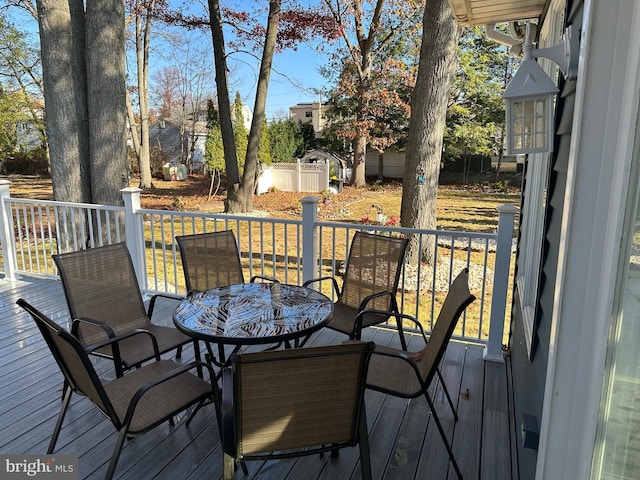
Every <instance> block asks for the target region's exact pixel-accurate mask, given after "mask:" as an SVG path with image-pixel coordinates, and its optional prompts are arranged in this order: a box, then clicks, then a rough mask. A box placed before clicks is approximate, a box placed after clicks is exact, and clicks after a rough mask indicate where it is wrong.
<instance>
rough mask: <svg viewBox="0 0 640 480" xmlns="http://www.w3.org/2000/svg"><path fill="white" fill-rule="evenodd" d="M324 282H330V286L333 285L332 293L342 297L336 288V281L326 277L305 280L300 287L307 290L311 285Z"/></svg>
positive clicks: (338, 288)
mask: <svg viewBox="0 0 640 480" xmlns="http://www.w3.org/2000/svg"><path fill="white" fill-rule="evenodd" d="M324 280H331V281H332V282H333V283H332V284H333V288H334V291H335V292H336V293H337V294H338V297H340V295H342V292H341V291H340V287H339V286H338V282H337V281H336V279H335V277H329V276H326V277H318V278H312V279H311V280H307V281H306V282H304V283H303V284H302V286H303V287H305V288H307V287H308V286H309V285H311V284H312V283H319V282H322V281H324Z"/></svg>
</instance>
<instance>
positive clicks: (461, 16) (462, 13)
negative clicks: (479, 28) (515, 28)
mask: <svg viewBox="0 0 640 480" xmlns="http://www.w3.org/2000/svg"><path fill="white" fill-rule="evenodd" d="M547 2H548V0H449V4H450V5H451V9H452V10H453V15H454V17H455V18H456V20H457V21H458V23H459V24H460V25H462V26H472V25H486V24H492V23H505V22H512V21H516V20H525V19H532V18H538V17H540V16H541V15H542V13H543V12H544V9H545V6H546V4H547Z"/></svg>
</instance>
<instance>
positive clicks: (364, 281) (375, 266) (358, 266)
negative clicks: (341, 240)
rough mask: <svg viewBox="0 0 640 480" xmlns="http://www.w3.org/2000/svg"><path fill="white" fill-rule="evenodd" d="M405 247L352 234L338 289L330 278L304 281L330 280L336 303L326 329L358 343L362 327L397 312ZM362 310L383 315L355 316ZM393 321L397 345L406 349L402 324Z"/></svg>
mask: <svg viewBox="0 0 640 480" xmlns="http://www.w3.org/2000/svg"><path fill="white" fill-rule="evenodd" d="M407 244H408V239H406V238H400V237H391V236H386V235H376V234H371V233H366V232H356V234H355V235H354V236H353V239H352V241H351V247H350V249H349V256H348V258H347V264H346V267H345V272H344V278H343V282H342V289H340V287H339V286H338V282H337V281H336V278H335V277H332V276H325V277H320V278H316V279H312V280H307V281H306V282H304V284H303V286H305V287H307V286H309V285H311V284H313V283H319V282H323V281H325V280H331V282H332V285H333V289H334V291H335V293H336V294H337V300H336V302H335V304H334V312H333V318H332V319H331V321H330V322H329V324H328V325H327V327H329V328H331V329H333V330H337V331H339V332H342V333H344V334H346V335H348V336H349V338H351V339H355V340H359V339H360V338H361V335H362V329H363V328H365V327H370V326H372V325H378V324H380V323H384V322H386V321H387V320H389V318H390V316H391V315H390V313H388V312H392V313H393V312H398V311H399V310H398V304H397V301H396V291H397V290H398V282H399V280H400V272H401V271H402V263H403V261H404V254H405V251H406V249H407ZM363 310H376V311H384V312H385V313H377V312H373V311H372V312H370V313H368V314H367V315H358V313H359V312H361V311H363ZM396 320H397V326H398V334H399V335H400V342H401V344H402V348H403V349H405V350H406V348H407V346H406V342H405V339H404V335H403V333H402V321H401V320H399V319H396Z"/></svg>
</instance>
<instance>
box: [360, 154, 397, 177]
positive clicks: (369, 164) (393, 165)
mask: <svg viewBox="0 0 640 480" xmlns="http://www.w3.org/2000/svg"><path fill="white" fill-rule="evenodd" d="M405 159H406V156H405V152H398V151H397V150H394V149H393V148H389V149H388V150H386V151H385V152H384V153H383V155H382V175H383V176H384V177H386V178H402V177H404V164H405ZM380 161H381V159H380V154H379V153H378V151H377V150H373V149H372V148H367V156H366V159H365V172H364V173H365V175H367V176H376V175H378V172H379V171H380Z"/></svg>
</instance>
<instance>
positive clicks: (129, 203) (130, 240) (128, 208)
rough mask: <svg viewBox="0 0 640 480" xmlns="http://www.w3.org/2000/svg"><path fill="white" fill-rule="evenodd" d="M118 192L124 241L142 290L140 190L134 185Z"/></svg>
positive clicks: (143, 276) (144, 281) (144, 283)
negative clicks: (122, 209) (122, 210)
mask: <svg viewBox="0 0 640 480" xmlns="http://www.w3.org/2000/svg"><path fill="white" fill-rule="evenodd" d="M120 192H122V199H123V200H124V231H125V241H126V243H127V248H128V249H129V253H130V254H131V261H132V262H133V268H134V269H135V271H136V276H137V277H138V285H139V286H140V290H142V291H143V292H144V291H145V290H146V289H147V275H146V272H145V266H144V265H145V262H144V232H143V231H142V222H140V221H139V220H138V211H139V210H140V192H142V190H141V189H139V188H136V187H126V188H123V189H122V190H120Z"/></svg>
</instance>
